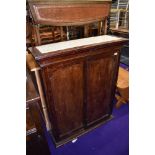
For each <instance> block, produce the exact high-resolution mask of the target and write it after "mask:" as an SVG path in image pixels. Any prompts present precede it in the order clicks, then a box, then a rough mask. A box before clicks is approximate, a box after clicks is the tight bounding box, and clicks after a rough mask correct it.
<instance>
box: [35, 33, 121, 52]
mask: <svg viewBox="0 0 155 155" xmlns="http://www.w3.org/2000/svg"><path fill="white" fill-rule="evenodd" d="M119 40H122V38H119V37H115V36H109V35H102V36H97V37H89V38H82V39H76V40H70V41H63V42H58V43H51V44H48V45H42V46H37V47H36V48H37V49H38V50H39V51H40V52H41V53H48V52H54V51H58V50H65V49H69V48H74V47H80V46H84V45H91V44H96V43H107V42H111V41H119Z"/></svg>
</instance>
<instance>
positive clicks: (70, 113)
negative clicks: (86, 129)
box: [48, 63, 83, 137]
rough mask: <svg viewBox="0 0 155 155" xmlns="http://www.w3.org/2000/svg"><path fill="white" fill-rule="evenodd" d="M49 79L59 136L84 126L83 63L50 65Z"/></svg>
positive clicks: (50, 101) (51, 102)
mask: <svg viewBox="0 0 155 155" xmlns="http://www.w3.org/2000/svg"><path fill="white" fill-rule="evenodd" d="M48 81H49V82H48V89H49V93H48V95H49V96H48V97H49V104H50V107H51V108H54V114H53V115H52V116H51V117H53V118H54V120H55V122H56V126H54V127H53V128H55V130H57V131H56V132H57V133H58V137H62V136H64V135H66V134H69V133H71V132H73V131H75V130H78V129H79V128H81V127H83V63H76V64H75V63H74V64H67V65H65V64H63V65H62V64H61V65H60V66H54V67H53V68H50V67H48ZM51 111H52V109H51ZM50 114H51V112H50Z"/></svg>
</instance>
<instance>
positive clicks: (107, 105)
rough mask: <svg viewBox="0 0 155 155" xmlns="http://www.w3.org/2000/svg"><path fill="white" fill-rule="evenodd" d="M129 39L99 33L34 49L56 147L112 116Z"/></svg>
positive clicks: (33, 52) (32, 50)
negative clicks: (116, 87)
mask: <svg viewBox="0 0 155 155" xmlns="http://www.w3.org/2000/svg"><path fill="white" fill-rule="evenodd" d="M126 41H127V40H126V39H123V38H118V37H113V36H108V35H104V36H98V37H90V38H84V39H78V40H72V41H65V42H60V43H54V44H49V45H42V46H37V47H35V48H32V49H31V50H30V52H31V53H32V55H33V57H34V58H35V60H36V62H37V63H38V65H39V66H40V68H41V71H40V75H41V79H42V85H43V88H44V94H45V97H46V101H47V108H48V114H49V118H50V121H51V124H52V129H51V135H52V137H53V139H54V141H55V144H56V146H60V145H62V144H64V143H66V142H67V141H69V140H72V139H73V138H75V137H77V136H79V135H81V134H83V133H85V132H87V131H89V130H91V129H93V128H95V127H97V126H98V125H100V124H102V123H104V122H105V121H106V120H108V119H109V118H110V117H111V114H112V107H113V105H112V100H113V98H114V92H115V85H116V81H117V74H118V66H119V57H120V48H121V47H122V45H123V44H124V43H125V42H126Z"/></svg>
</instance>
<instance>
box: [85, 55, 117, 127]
mask: <svg viewBox="0 0 155 155" xmlns="http://www.w3.org/2000/svg"><path fill="white" fill-rule="evenodd" d="M117 57H118V56H117ZM116 60H117V59H115V56H113V55H110V56H105V57H103V56H102V57H101V56H100V57H98V58H95V59H94V58H92V59H91V58H90V59H89V60H88V61H87V74H86V76H87V90H86V92H87V116H86V117H87V118H86V120H87V124H88V125H89V124H91V123H93V122H95V121H98V120H100V119H102V118H104V117H105V116H108V115H109V114H110V106H111V101H112V100H111V98H112V91H113V90H114V84H113V82H114V79H115V76H114V74H116V69H117V61H116Z"/></svg>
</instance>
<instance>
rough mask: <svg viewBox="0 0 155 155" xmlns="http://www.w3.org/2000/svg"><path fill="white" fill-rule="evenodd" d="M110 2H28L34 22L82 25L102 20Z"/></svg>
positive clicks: (108, 9) (107, 11) (106, 13)
mask: <svg viewBox="0 0 155 155" xmlns="http://www.w3.org/2000/svg"><path fill="white" fill-rule="evenodd" d="M110 6H111V4H110V2H102V3H80V2H79V3H71V2H70V3H37V2H35V3H30V8H31V12H32V15H33V18H34V21H35V23H37V24H47V25H53V26H67V25H70V26H71V25H82V24H86V23H92V22H95V21H100V20H103V18H104V17H107V16H108V15H109V11H110Z"/></svg>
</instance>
